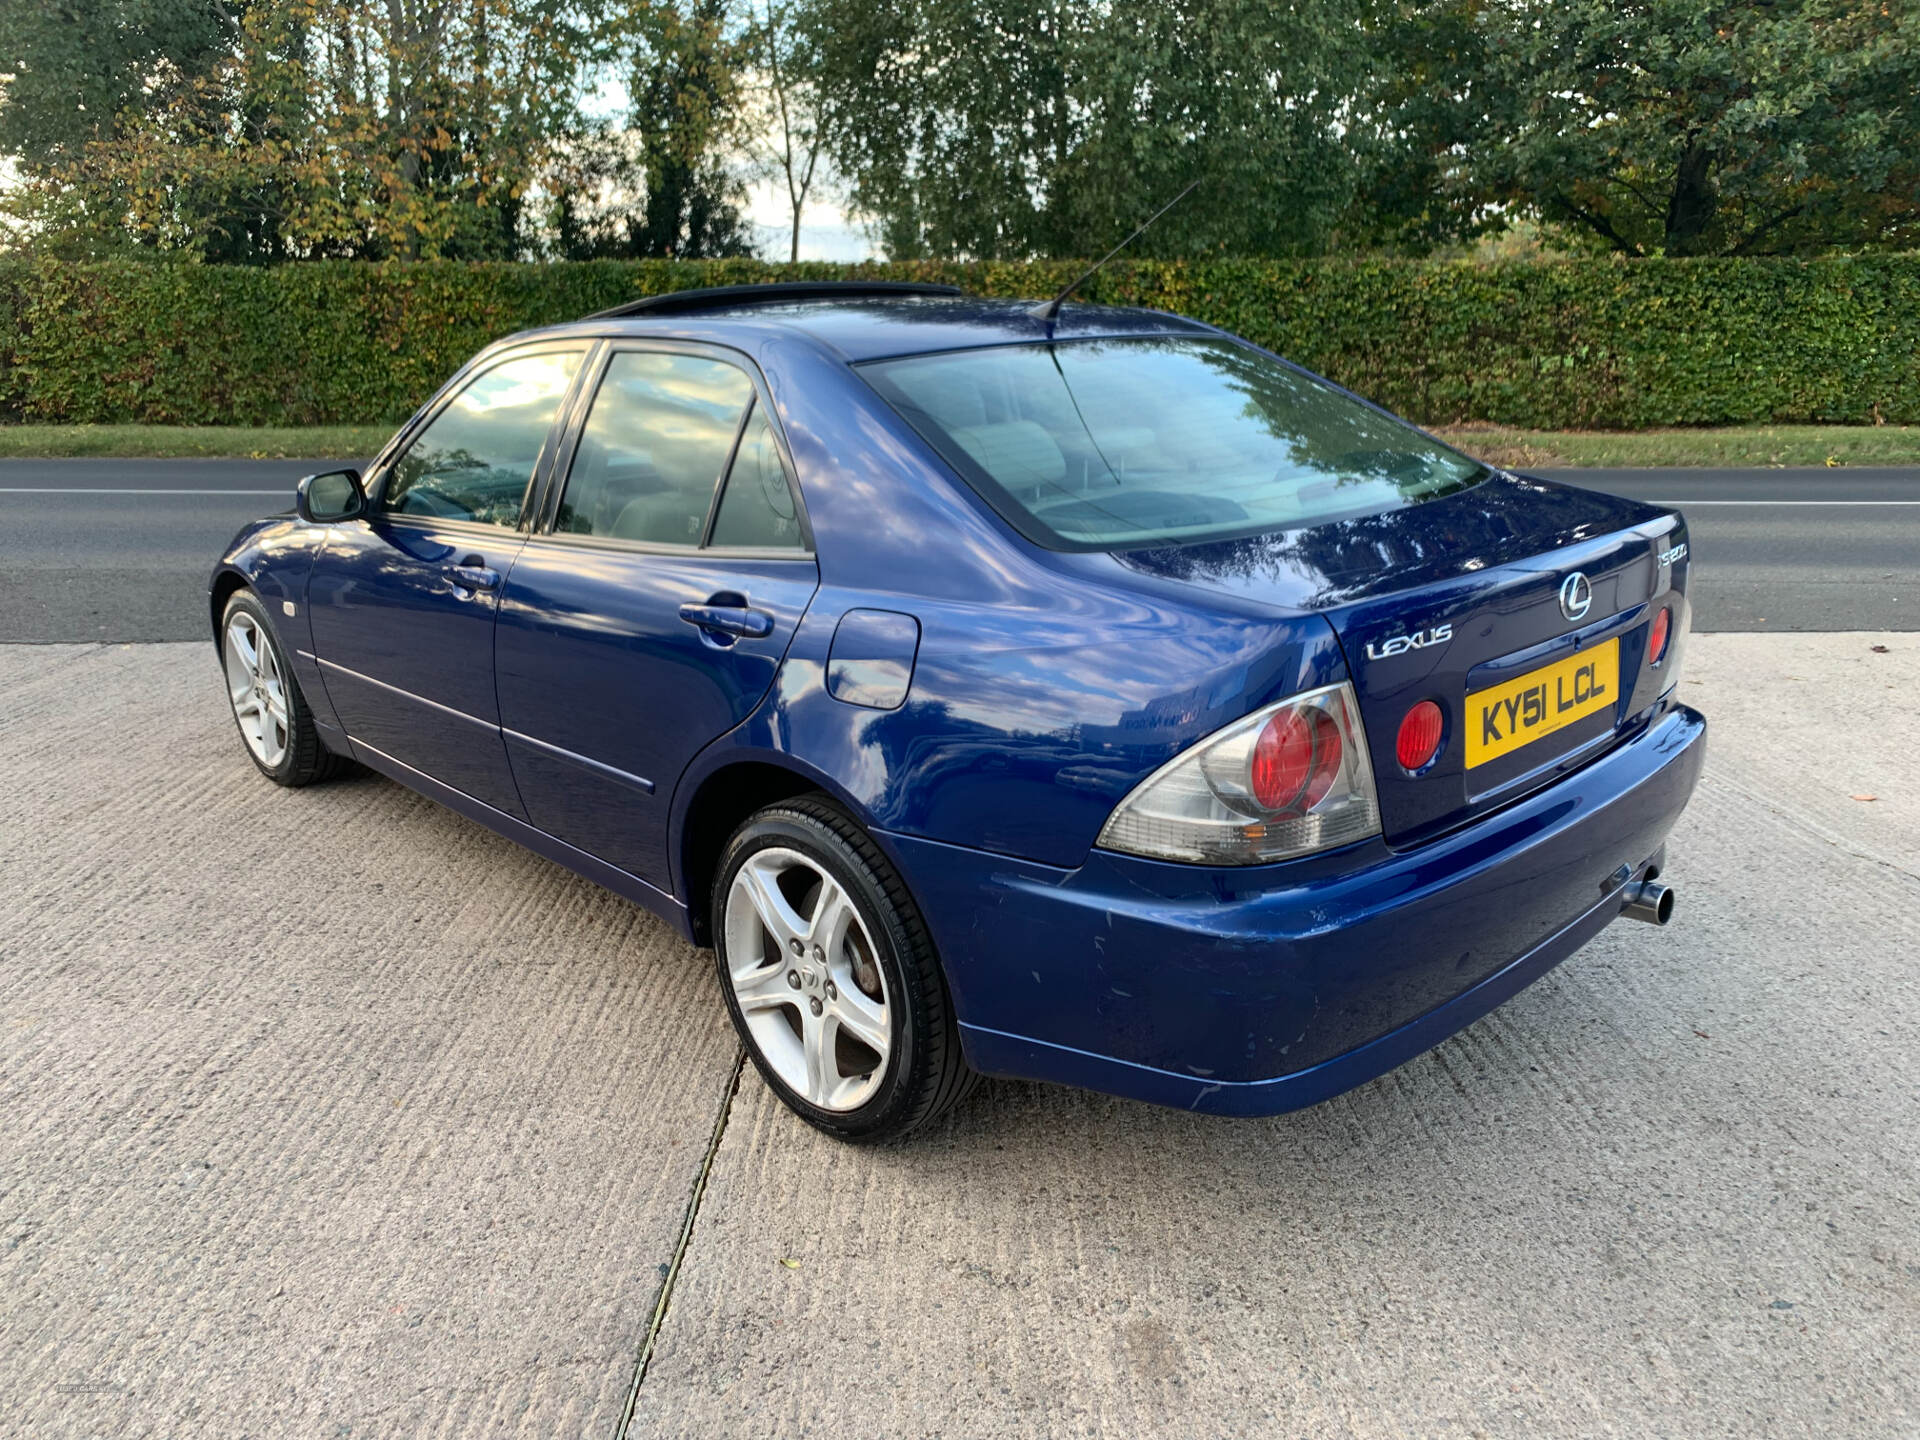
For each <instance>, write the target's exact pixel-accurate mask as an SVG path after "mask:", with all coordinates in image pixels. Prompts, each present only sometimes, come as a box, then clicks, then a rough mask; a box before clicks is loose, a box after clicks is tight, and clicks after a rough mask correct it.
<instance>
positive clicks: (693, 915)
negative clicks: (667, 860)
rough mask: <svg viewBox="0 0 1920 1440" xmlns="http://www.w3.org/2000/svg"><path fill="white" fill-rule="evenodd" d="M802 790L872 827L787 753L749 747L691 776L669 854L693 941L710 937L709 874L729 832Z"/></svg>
mask: <svg viewBox="0 0 1920 1440" xmlns="http://www.w3.org/2000/svg"><path fill="white" fill-rule="evenodd" d="M800 795H820V796H823V797H825V798H826V799H828V800H830V801H831V802H832V803H833V804H835V805H837V806H839V807H840V808H841V809H843V810H845V811H846V812H847V814H848V815H849V816H851V817H852V819H853V820H854V822H855V823H856V824H858V825H859V826H860V827H861V828H862V829H864V830H866V831H867V832H868V833H869V834H871V833H872V829H873V826H872V822H871V820H870V818H869V817H868V816H867V814H866V813H865V811H864V810H863V809H862V808H861V807H860V806H859V805H857V804H856V803H854V801H853V799H852V798H851V797H850V796H849V795H848V794H847V793H846V792H845V791H844V790H843V789H842V788H841V787H840V786H838V785H836V784H835V783H834V782H833V781H832V780H831V779H830V778H829V777H827V776H826V775H823V774H821V773H819V772H818V771H816V770H814V769H813V768H812V767H810V766H805V765H802V764H800V763H798V762H796V761H795V760H794V759H793V758H792V757H791V756H788V755H783V754H779V753H777V752H766V751H747V752H744V753H740V754H737V755H735V756H733V757H730V758H727V759H724V760H721V761H719V762H718V763H716V764H715V765H714V766H713V767H712V768H710V769H708V770H707V771H706V772H705V773H704V774H702V775H701V776H699V778H698V779H696V780H694V781H693V782H692V784H691V787H690V788H689V789H688V790H687V792H686V799H685V801H684V802H682V803H681V804H680V805H679V807H678V808H679V820H678V823H677V825H676V827H675V834H676V839H675V842H674V847H673V856H674V869H675V872H676V874H677V876H678V877H679V881H680V891H681V897H682V899H683V900H684V901H685V903H686V907H687V927H688V929H689V931H690V932H691V933H692V936H693V942H694V944H696V945H711V944H712V943H713V917H712V914H711V909H712V899H713V876H714V871H715V869H716V868H717V867H718V865H719V863H720V852H721V851H722V850H723V849H725V848H726V843H727V840H728V839H729V837H731V836H732V834H733V832H734V831H735V830H737V829H738V828H739V827H740V823H741V822H742V821H743V820H745V819H746V818H747V817H748V816H749V815H752V814H753V813H754V812H755V811H757V810H761V809H764V808H765V807H767V806H768V805H773V804H777V803H778V802H779V801H782V800H791V799H794V798H795V797H796V796H800Z"/></svg>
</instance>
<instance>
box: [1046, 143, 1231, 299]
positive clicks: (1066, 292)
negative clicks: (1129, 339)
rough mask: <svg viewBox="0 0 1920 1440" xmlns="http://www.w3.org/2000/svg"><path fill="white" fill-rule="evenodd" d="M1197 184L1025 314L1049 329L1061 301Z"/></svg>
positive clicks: (1194, 182) (1197, 180)
mask: <svg viewBox="0 0 1920 1440" xmlns="http://www.w3.org/2000/svg"><path fill="white" fill-rule="evenodd" d="M1199 183H1200V177H1198V176H1195V177H1194V178H1193V179H1192V180H1189V181H1188V182H1187V188H1186V189H1185V190H1182V191H1181V192H1180V193H1179V194H1178V195H1176V196H1174V197H1173V199H1171V200H1169V201H1168V202H1167V203H1166V204H1164V205H1162V206H1161V207H1160V208H1159V209H1158V210H1156V211H1154V212H1153V214H1151V215H1149V216H1148V217H1147V219H1146V223H1145V224H1143V225H1141V227H1140V228H1139V229H1138V230H1136V231H1134V232H1133V234H1131V235H1129V236H1127V238H1126V239H1124V240H1122V241H1121V242H1120V243H1119V244H1118V245H1116V246H1114V247H1113V248H1112V249H1111V250H1109V251H1108V252H1107V253H1106V254H1104V255H1102V256H1101V257H1100V258H1099V259H1098V260H1096V261H1094V262H1093V264H1091V265H1089V266H1088V267H1087V268H1086V270H1085V271H1084V272H1083V273H1082V274H1081V275H1080V276H1079V277H1078V278H1077V279H1075V280H1074V282H1073V283H1072V284H1071V285H1069V286H1067V288H1066V289H1064V290H1062V291H1061V292H1060V293H1059V294H1058V295H1056V296H1054V297H1053V299H1051V300H1047V301H1044V302H1042V303H1041V304H1039V305H1036V306H1034V307H1033V308H1032V309H1031V310H1029V311H1028V312H1027V313H1028V314H1029V315H1031V316H1033V318H1034V319H1036V320H1044V321H1046V322H1047V325H1048V327H1049V328H1051V327H1052V325H1053V322H1054V321H1055V320H1056V319H1057V318H1058V317H1059V315H1060V302H1061V301H1063V300H1065V299H1066V298H1067V297H1068V296H1069V295H1071V294H1073V292H1074V291H1076V290H1078V289H1079V288H1080V287H1081V286H1082V285H1084V284H1086V283H1087V281H1089V280H1091V279H1092V278H1093V276H1094V273H1095V272H1096V271H1097V270H1099V268H1100V267H1101V266H1102V265H1104V264H1106V263H1107V261H1109V260H1111V259H1112V258H1113V257H1114V256H1116V255H1118V254H1119V253H1120V252H1121V251H1122V250H1124V249H1126V248H1127V246H1129V245H1131V244H1132V243H1133V242H1134V241H1136V240H1138V239H1139V238H1140V237H1141V236H1142V235H1144V234H1146V233H1147V230H1148V229H1149V227H1151V226H1152V224H1153V222H1154V221H1156V220H1158V219H1159V218H1160V217H1161V216H1162V215H1164V214H1166V213H1167V212H1168V211H1169V210H1171V209H1172V208H1173V207H1174V206H1176V205H1178V204H1179V203H1180V202H1181V201H1182V200H1184V199H1186V198H1187V196H1188V194H1189V193H1190V192H1191V191H1192V190H1193V187H1194V186H1196V185H1198V184H1199Z"/></svg>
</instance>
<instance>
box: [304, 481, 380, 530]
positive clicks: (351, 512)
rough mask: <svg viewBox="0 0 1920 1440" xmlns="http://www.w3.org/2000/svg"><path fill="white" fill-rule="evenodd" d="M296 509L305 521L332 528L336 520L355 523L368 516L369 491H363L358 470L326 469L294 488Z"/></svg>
mask: <svg viewBox="0 0 1920 1440" xmlns="http://www.w3.org/2000/svg"><path fill="white" fill-rule="evenodd" d="M293 508H294V509H295V510H297V511H298V512H299V514H300V518H301V519H302V520H306V521H310V522H311V523H313V524H316V525H328V524H331V523H332V522H334V521H336V520H351V519H353V518H354V517H355V516H357V515H364V514H365V513H366V509H367V492H366V491H365V490H364V489H362V488H361V485H360V472H359V471H358V470H322V471H321V472H320V473H319V474H318V475H306V476H303V477H301V480H300V483H299V484H298V485H297V486H295V487H294V492H293Z"/></svg>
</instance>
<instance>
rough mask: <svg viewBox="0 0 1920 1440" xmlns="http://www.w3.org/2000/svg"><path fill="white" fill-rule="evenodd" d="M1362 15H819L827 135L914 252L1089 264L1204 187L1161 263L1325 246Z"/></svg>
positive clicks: (962, 10) (813, 14) (963, 9)
mask: <svg viewBox="0 0 1920 1440" xmlns="http://www.w3.org/2000/svg"><path fill="white" fill-rule="evenodd" d="M1362 14H1363V11H1362V8H1361V0H1301V3H1299V4H1297V5H1294V6H1289V7H1284V8H1282V7H1273V6H1269V5H1267V4H1265V3H1261V0H1113V3H1111V4H1107V5H1101V6H1087V5H1081V4H1074V3H1069V0H1040V3H1030V0H903V3H900V4H898V5H891V6H870V5H868V4H867V3H866V0H806V3H805V5H804V8H803V9H802V10H801V11H800V13H799V15H798V16H797V17H796V18H797V20H798V23H799V25H800V27H801V29H802V30H803V32H804V35H805V39H806V42H807V46H808V50H809V53H810V54H811V55H813V56H814V57H815V60H814V64H815V66H816V70H815V78H816V81H817V83H818V84H819V85H820V86H821V87H822V90H823V92H824V93H825V94H826V95H828V96H829V97H830V98H831V112H830V115H829V119H828V127H827V132H826V133H827V138H828V143H829V147H830V150H831V153H832V155H833V158H834V160H835V162H836V168H837V169H838V171H839V173H840V174H841V175H842V176H843V177H844V178H845V180H846V182H847V185H848V189H849V191H850V198H851V199H852V201H853V204H854V206H855V207H856V209H858V210H859V211H861V212H863V213H865V214H867V215H869V216H872V217H873V218H874V222H875V229H876V232H877V234H878V236H879V238H880V239H881V241H882V243H883V244H884V246H885V248H886V249H887V250H888V252H889V253H891V254H894V255H896V256H910V255H919V254H932V255H942V256H979V257H987V258H992V257H1009V258H1017V257H1025V256H1034V255H1040V256H1047V255H1052V256H1066V255H1083V254H1086V253H1088V252H1090V251H1096V250H1099V249H1102V248H1104V246H1105V244H1106V243H1108V242H1109V241H1111V240H1113V239H1117V238H1119V236H1120V235H1123V234H1125V233H1126V232H1127V231H1128V230H1130V229H1132V228H1133V226H1134V225H1135V224H1137V223H1138V222H1139V221H1140V220H1141V219H1142V218H1144V217H1145V216H1146V215H1148V214H1150V213H1152V211H1153V210H1154V209H1155V208H1157V206H1158V204H1159V203H1161V202H1162V201H1164V200H1165V199H1166V198H1167V197H1169V196H1171V195H1172V194H1174V193H1175V192H1176V191H1178V189H1179V188H1180V186H1182V185H1183V184H1185V183H1186V181H1187V179H1189V178H1191V177H1192V176H1193V175H1195V174H1199V175H1202V176H1203V177H1204V180H1203V184H1202V185H1201V188H1200V189H1199V190H1197V191H1196V192H1195V193H1194V194H1193V195H1192V196H1191V197H1190V198H1189V199H1188V200H1187V201H1186V202H1185V203H1184V204H1183V205H1181V206H1180V207H1179V208H1178V209H1177V210H1175V211H1174V212H1172V213H1171V214H1169V215H1168V216H1167V217H1166V218H1165V219H1164V220H1163V221H1162V222H1161V223H1160V224H1159V225H1158V226H1156V227H1155V229H1154V230H1152V231H1150V232H1149V233H1148V234H1147V235H1146V236H1145V237H1143V238H1142V240H1141V241H1140V242H1139V244H1140V248H1141V249H1142V250H1143V251H1144V252H1145V253H1148V254H1153V253H1160V254H1191V253H1194V252H1196V251H1209V250H1217V251H1228V252H1232V253H1240V254H1306V253H1314V252H1316V251H1318V250H1321V249H1323V248H1325V246H1326V244H1327V242H1328V237H1329V236H1330V235H1331V234H1332V233H1333V232H1334V230H1335V228H1336V226H1337V223H1338V220H1339V217H1340V216H1341V215H1342V214H1343V213H1345V211H1346V210H1347V209H1348V207H1349V206H1350V205H1351V203H1352V201H1353V198H1354V195H1355V191H1356V186H1357V182H1358V179H1359V175H1360V171H1359V168H1358V167H1357V165H1356V164H1355V162H1354V160H1353V158H1352V156H1351V155H1350V153H1349V152H1348V149H1347V147H1346V145H1345V143H1344V140H1343V129H1344V127H1345V126H1346V125H1347V124H1348V123H1350V121H1351V98H1352V96H1353V95H1354V93H1355V88H1356V86H1357V84H1358V81H1359V78H1360V76H1361V75H1362V74H1363V73H1364V71H1365V68H1366V63H1367V62H1366V57H1365V53H1364V40H1365V33H1364V30H1363V27H1362V24H1361V18H1362Z"/></svg>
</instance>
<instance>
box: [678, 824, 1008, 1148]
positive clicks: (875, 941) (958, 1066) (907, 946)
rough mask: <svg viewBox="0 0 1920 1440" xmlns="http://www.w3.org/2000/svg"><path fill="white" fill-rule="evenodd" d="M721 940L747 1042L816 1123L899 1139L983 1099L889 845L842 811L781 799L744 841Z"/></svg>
mask: <svg viewBox="0 0 1920 1440" xmlns="http://www.w3.org/2000/svg"><path fill="white" fill-rule="evenodd" d="M713 931H714V953H715V957H716V959H717V960H718V962H719V970H720V983H721V988H722V989H723V991H724V992H725V994H726V998H727V1008H728V1010H729V1011H730V1012H731V1013H732V1015H733V1022H734V1025H735V1026H736V1028H738V1030H739V1032H740V1038H741V1039H742V1040H743V1041H745V1042H746V1046H747V1052H748V1053H749V1054H750V1055H751V1056H752V1057H753V1063H754V1065H755V1067H756V1068H758V1070H759V1071H760V1074H761V1075H762V1076H763V1077H764V1078H765V1080H766V1082H767V1084H768V1085H769V1086H771V1087H772V1089H773V1091H774V1093H775V1094H776V1095H778V1096H779V1097H780V1098H781V1100H783V1101H784V1102H786V1104H787V1106H788V1107H789V1108H790V1109H792V1110H793V1111H794V1112H795V1113H796V1114H798V1115H800V1116H801V1118H803V1119H805V1120H806V1121H808V1122H809V1123H811V1124H813V1125H816V1126H818V1127H819V1128H820V1129H822V1130H825V1131H827V1132H828V1133H829V1134H833V1135H837V1136H839V1137H841V1138H842V1139H847V1140H890V1139H895V1138H897V1137H899V1136H902V1135H905V1134H906V1133H908V1132H909V1131H911V1130H913V1129H916V1128H917V1127H919V1126H921V1125H924V1124H926V1123H927V1122H928V1121H929V1120H932V1119H933V1118H935V1117H936V1116H938V1115H940V1114H942V1113H943V1112H945V1111H946V1110H947V1109H949V1108H950V1107H951V1106H952V1105H954V1104H955V1103H956V1102H957V1101H959V1100H960V1099H961V1098H962V1097H963V1096H964V1095H966V1093H967V1092H968V1091H969V1090H970V1089H972V1087H973V1082H974V1081H975V1079H976V1078H977V1077H976V1075H975V1074H974V1072H973V1071H972V1070H970V1069H969V1068H968V1067H967V1064H966V1061H965V1060H964V1059H962V1058H961V1054H960V1035H959V1030H958V1027H957V1026H956V1025H955V1023H954V1018H953V1005H952V1001H951V999H950V998H949V996H948V994H947V987H946V981H945V979H944V977H943V976H942V975H941V972H940V962H939V959H938V957H937V956H936V955H935V953H934V948H933V942H932V940H931V939H930V938H929V936H928V934H927V929H926V925H925V924H924V922H922V920H921V919H920V914H919V911H918V910H917V909H916V908H915V907H914V904H913V900H912V897H911V896H909V895H908V894H907V890H906V887H905V885H903V884H902V883H901V881H900V877H899V876H898V874H896V873H895V871H894V869H893V867H892V866H891V865H890V864H888V862H887V859H886V857H885V856H884V855H882V854H881V852H880V849H879V847H878V846H876V845H875V844H874V843H873V841H872V839H871V838H869V837H868V836H867V835H866V834H865V833H864V832H863V831H862V830H861V829H860V827H859V826H857V825H856V824H854V823H853V821H852V820H851V819H850V818H848V817H847V816H846V815H845V814H844V813H842V812H841V811H840V810H839V809H837V808H836V807H834V806H832V805H830V804H827V803H825V802H824V801H820V800H813V799H799V800H789V801H784V802H782V803H781V804H779V805H775V806H771V807H769V808H767V809H765V810H762V811H760V812H759V813H758V814H757V815H755V816H753V817H752V818H751V819H749V820H748V821H747V822H746V823H745V824H744V825H742V826H741V827H740V829H739V830H738V831H736V832H735V833H734V836H733V838H732V840H730V841H729V842H728V844H727V848H726V852H725V854H724V855H723V857H722V859H721V863H720V866H719V873H718V875H717V876H716V877H715V881H714V890H713Z"/></svg>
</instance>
